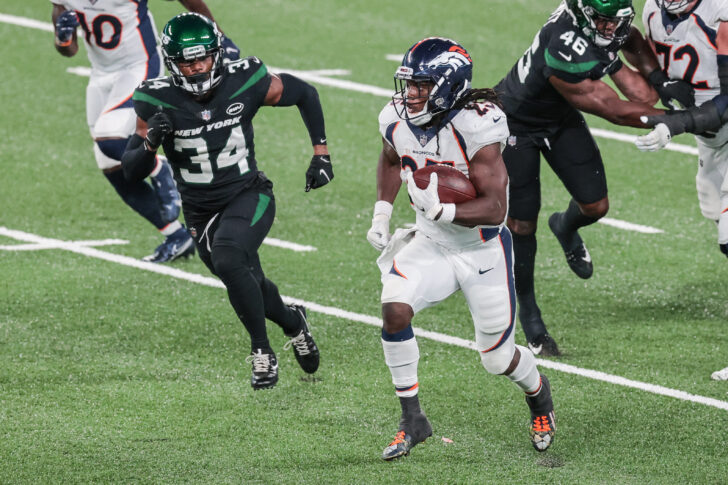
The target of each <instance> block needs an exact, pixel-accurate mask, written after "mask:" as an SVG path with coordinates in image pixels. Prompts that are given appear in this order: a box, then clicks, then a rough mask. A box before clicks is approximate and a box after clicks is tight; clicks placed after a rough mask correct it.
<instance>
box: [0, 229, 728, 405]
mask: <svg viewBox="0 0 728 485" xmlns="http://www.w3.org/2000/svg"><path fill="white" fill-rule="evenodd" d="M0 236H5V237H9V238H12V239H16V240H18V241H23V242H27V243H32V244H44V245H49V246H53V247H54V248H57V249H64V250H66V251H71V252H73V253H76V254H81V255H84V256H88V257H90V258H97V259H102V260H104V261H109V262H112V263H117V264H121V265H123V266H130V267H132V268H137V269H142V270H145V271H151V272H153V273H158V274H162V275H165V276H171V277H173V278H178V279H181V280H185V281H190V282H192V283H197V284H201V285H205V286H211V287H213V288H224V287H225V286H224V285H223V284H222V282H220V281H219V280H218V279H216V278H211V277H209V276H202V275H199V274H195V273H188V272H186V271H182V270H179V269H176V268H173V267H171V266H165V265H161V264H154V263H147V262H145V261H141V260H138V259H134V258H130V257H128V256H119V255H117V254H112V253H107V252H104V251H99V250H98V249H93V248H89V247H86V246H82V245H81V244H78V243H75V242H72V241H62V240H59V239H50V238H45V237H42V236H38V235H35V234H30V233H27V232H23V231H17V230H13V229H8V228H6V227H3V226H0ZM283 300H284V301H285V302H286V303H297V304H300V305H305V306H306V307H307V308H308V309H309V310H311V311H314V312H318V313H323V314H325V315H331V316H334V317H337V318H342V319H345V320H350V321H354V322H360V323H365V324H367V325H372V326H375V327H380V328H381V326H382V320H381V319H380V318H378V317H372V316H369V315H363V314H361V313H354V312H349V311H346V310H342V309H341V308H336V307H330V306H326V305H320V304H318V303H314V302H310V301H305V300H300V299H298V298H291V297H288V296H283ZM415 335H417V336H418V337H421V338H426V339H429V340H434V341H436V342H440V343H444V344H448V345H455V346H457V347H462V348H465V349H470V350H476V347H475V342H472V341H470V340H465V339H462V338H458V337H453V336H450V335H445V334H442V333H439V332H431V331H428V330H422V329H419V328H415ZM536 360H537V362H538V365H539V366H541V367H545V368H548V369H554V370H557V371H560V372H565V373H567V374H574V375H578V376H582V377H586V378H589V379H594V380H598V381H603V382H608V383H610V384H616V385H619V386H624V387H630V388H633V389H638V390H641V391H645V392H650V393H653V394H659V395H662V396H669V397H673V398H675V399H680V400H682V401H690V402H694V403H698V404H703V405H705V406H711V407H715V408H718V409H723V410H726V411H728V402H726V401H720V400H718V399H713V398H710V397H705V396H698V395H695V394H690V393H687V392H684V391H680V390H677V389H670V388H667V387H663V386H658V385H655V384H650V383H647V382H640V381H635V380H632V379H627V378H625V377H620V376H615V375H612V374H607V373H605V372H600V371H596V370H591V369H583V368H581V367H576V366H573V365H568V364H563V363H560V362H554V361H551V360H544V359H536Z"/></svg>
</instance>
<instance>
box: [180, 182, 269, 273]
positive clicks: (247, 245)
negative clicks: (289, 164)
mask: <svg viewBox="0 0 728 485" xmlns="http://www.w3.org/2000/svg"><path fill="white" fill-rule="evenodd" d="M272 187H273V184H272V183H271V182H270V181H268V180H267V179H265V180H263V181H261V183H259V184H256V185H255V186H253V187H250V188H248V189H245V190H243V191H242V192H240V193H239V194H238V195H237V196H235V198H234V199H233V200H231V201H230V203H228V205H226V206H225V208H224V209H222V210H221V211H220V212H217V213H213V214H207V215H204V216H203V215H201V214H200V215H195V216H194V217H190V218H187V217H185V220H186V222H187V225H188V228H189V230H190V233H191V234H192V238H193V239H194V241H195V245H196V246H197V251H198V252H199V255H200V259H201V260H202V261H203V262H204V263H205V265H206V266H207V267H208V268H209V269H210V271H212V273H213V274H215V269H214V267H213V264H212V253H213V252H214V251H215V248H217V247H220V246H228V247H233V248H236V249H238V250H240V251H242V252H243V253H244V255H245V257H246V259H247V261H249V263H250V266H251V268H250V269H251V270H252V271H253V272H254V273H256V274H258V275H262V268H261V267H260V259H259V258H258V248H259V247H260V245H261V244H263V239H265V237H266V235H267V234H268V231H270V228H271V226H272V225H273V219H274V218H275V213H276V205H275V198H274V197H273V188H272Z"/></svg>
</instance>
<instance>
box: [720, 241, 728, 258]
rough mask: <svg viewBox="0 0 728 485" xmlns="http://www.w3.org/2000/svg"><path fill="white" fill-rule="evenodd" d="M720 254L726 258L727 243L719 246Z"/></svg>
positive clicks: (727, 251)
mask: <svg viewBox="0 0 728 485" xmlns="http://www.w3.org/2000/svg"><path fill="white" fill-rule="evenodd" d="M720 252H721V253H723V254H725V255H726V256H728V243H726V244H721V245H720Z"/></svg>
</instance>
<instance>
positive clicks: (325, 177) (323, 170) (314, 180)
mask: <svg viewBox="0 0 728 485" xmlns="http://www.w3.org/2000/svg"><path fill="white" fill-rule="evenodd" d="M333 178H334V169H333V168H332V167H331V157H329V155H314V156H313V158H312V159H311V164H310V165H309V166H308V170H306V192H308V191H309V190H311V189H318V188H319V187H323V186H324V185H326V184H328V183H329V182H331V180H332V179H333Z"/></svg>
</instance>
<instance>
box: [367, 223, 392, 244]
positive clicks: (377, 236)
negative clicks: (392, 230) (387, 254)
mask: <svg viewBox="0 0 728 485" xmlns="http://www.w3.org/2000/svg"><path fill="white" fill-rule="evenodd" d="M391 238H392V235H391V234H389V216H387V215H386V214H376V215H375V216H374V218H372V227H371V228H370V229H369V232H367V241H369V244H371V245H372V246H374V249H376V250H377V251H382V250H383V249H384V248H386V247H387V244H388V243H389V240H390V239H391Z"/></svg>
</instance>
